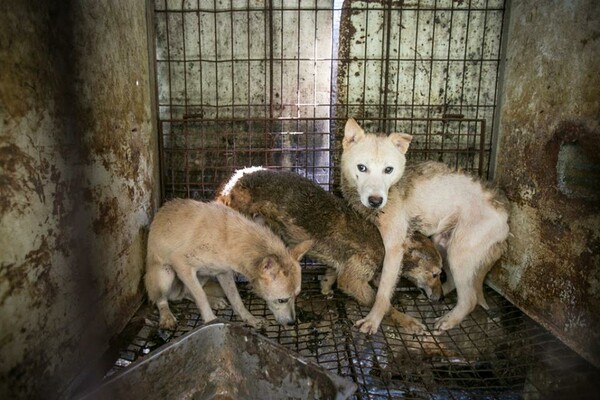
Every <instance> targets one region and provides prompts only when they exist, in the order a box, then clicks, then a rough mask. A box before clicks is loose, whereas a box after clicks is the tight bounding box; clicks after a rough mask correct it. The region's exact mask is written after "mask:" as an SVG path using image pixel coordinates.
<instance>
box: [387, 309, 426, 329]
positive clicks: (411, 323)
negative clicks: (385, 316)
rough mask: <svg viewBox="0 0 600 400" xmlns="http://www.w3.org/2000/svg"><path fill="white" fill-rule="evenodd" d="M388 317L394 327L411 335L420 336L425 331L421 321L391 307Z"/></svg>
mask: <svg viewBox="0 0 600 400" xmlns="http://www.w3.org/2000/svg"><path fill="white" fill-rule="evenodd" d="M389 317H390V319H391V320H392V322H393V323H394V324H395V325H396V326H398V327H400V328H401V329H402V330H403V331H405V332H406V333H409V334H412V335H421V334H423V333H425V330H426V329H427V328H426V327H425V325H424V324H423V323H422V322H421V321H419V320H418V319H416V318H415V317H413V316H412V315H408V314H405V313H403V312H400V311H398V310H397V309H395V308H393V307H392V308H391V310H390V314H389Z"/></svg>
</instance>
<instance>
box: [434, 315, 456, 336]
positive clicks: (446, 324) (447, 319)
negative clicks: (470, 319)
mask: <svg viewBox="0 0 600 400" xmlns="http://www.w3.org/2000/svg"><path fill="white" fill-rule="evenodd" d="M461 322H462V318H460V319H459V318H455V317H453V316H452V312H449V313H447V314H445V315H444V316H442V317H440V318H438V319H436V320H435V324H434V325H433V327H434V329H435V330H436V331H440V332H442V331H449V330H450V329H452V328H454V327H456V326H457V325H458V324H460V323H461Z"/></svg>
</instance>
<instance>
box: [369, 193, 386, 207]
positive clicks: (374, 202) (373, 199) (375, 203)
mask: <svg viewBox="0 0 600 400" xmlns="http://www.w3.org/2000/svg"><path fill="white" fill-rule="evenodd" d="M381 203H383V197H381V196H369V205H370V206H371V207H373V208H377V207H379V206H380V205H381Z"/></svg>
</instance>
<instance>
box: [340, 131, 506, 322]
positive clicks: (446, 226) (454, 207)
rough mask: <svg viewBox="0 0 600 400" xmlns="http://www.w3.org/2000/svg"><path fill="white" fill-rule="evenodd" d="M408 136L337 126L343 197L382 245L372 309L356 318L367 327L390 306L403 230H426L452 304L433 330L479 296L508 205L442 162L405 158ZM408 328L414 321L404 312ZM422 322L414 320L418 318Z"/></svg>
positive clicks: (462, 313)
mask: <svg viewBox="0 0 600 400" xmlns="http://www.w3.org/2000/svg"><path fill="white" fill-rule="evenodd" d="M411 140H412V136H410V135H407V134H401V133H392V134H390V135H389V136H386V135H376V134H365V132H364V131H363V130H362V128H361V127H360V126H359V125H358V124H357V123H356V121H354V119H350V120H348V122H347V123H346V127H345V133H344V140H343V153H342V163H341V164H342V192H343V194H344V197H345V198H346V199H347V200H348V202H349V203H350V204H351V205H352V206H353V207H354V208H355V209H356V210H357V211H359V212H361V213H362V214H363V215H365V216H366V217H367V218H370V219H371V220H372V221H374V222H375V223H376V224H377V227H378V228H379V231H380V233H381V236H382V238H383V241H384V246H385V258H384V262H383V271H382V276H381V283H380V285H379V290H378V291H377V297H376V300H375V304H374V305H373V308H372V309H371V311H370V312H369V314H368V315H367V317H366V318H364V319H362V320H359V321H358V322H357V323H356V324H357V326H359V327H360V330H361V331H362V332H365V333H375V332H376V331H377V329H378V328H379V325H380V323H381V320H382V318H383V316H384V315H385V313H386V312H387V310H388V309H389V307H390V300H391V296H392V294H393V292H394V289H395V287H396V281H397V279H398V276H399V275H400V272H401V268H402V257H403V254H404V251H405V246H404V244H405V240H406V237H407V232H409V230H416V231H419V232H422V233H423V234H425V235H427V236H432V238H433V241H434V243H436V245H437V246H439V247H440V249H441V250H443V253H446V255H447V259H446V261H447V265H448V268H449V271H448V272H449V274H448V275H450V276H451V278H453V283H452V279H450V284H449V285H445V288H444V289H445V290H444V292H445V293H446V292H447V290H449V289H452V288H453V286H454V285H455V287H456V290H457V294H458V303H457V304H456V306H455V307H454V308H453V309H452V310H451V311H450V312H448V313H447V314H446V315H444V316H442V317H441V318H438V320H437V321H436V323H435V329H437V330H448V329H452V328H453V327H455V326H456V325H458V324H460V322H461V321H462V320H463V319H464V318H465V317H466V316H467V315H468V314H469V313H470V312H471V311H473V309H474V308H475V307H476V305H477V304H478V303H479V304H480V305H482V306H483V307H486V308H487V304H486V303H485V299H484V297H483V280H484V279H485V276H486V274H487V272H488V271H489V270H490V268H491V267H492V265H493V263H494V262H495V261H497V260H498V259H499V258H500V256H501V255H502V252H503V251H504V249H505V247H506V238H507V237H508V233H509V229H508V212H507V210H506V201H505V199H504V198H502V197H501V196H500V195H499V194H498V192H497V191H494V190H491V189H487V188H485V187H484V186H483V185H482V184H481V182H479V181H478V180H476V179H474V178H473V177H471V176H469V175H466V174H463V173H459V172H454V171H452V170H451V169H450V168H449V167H448V166H446V165H445V164H443V163H437V162H431V161H429V162H421V163H410V164H408V165H406V158H405V154H406V152H407V150H408V147H409V145H410V142H411ZM410 325H411V326H409V327H408V328H409V330H413V331H414V330H416V327H417V326H419V325H421V324H420V323H419V322H418V321H417V320H415V319H414V318H412V321H411V322H410ZM421 326H422V325H421Z"/></svg>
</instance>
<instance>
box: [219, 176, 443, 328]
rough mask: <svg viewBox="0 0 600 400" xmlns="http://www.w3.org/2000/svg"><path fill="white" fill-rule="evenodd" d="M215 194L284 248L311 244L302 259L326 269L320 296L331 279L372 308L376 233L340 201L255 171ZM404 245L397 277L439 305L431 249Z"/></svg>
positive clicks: (436, 257) (397, 318) (308, 185)
mask: <svg viewBox="0 0 600 400" xmlns="http://www.w3.org/2000/svg"><path fill="white" fill-rule="evenodd" d="M219 193H220V194H219V196H218V197H217V201H220V202H222V203H224V204H226V205H228V206H230V207H232V208H234V209H236V210H237V211H239V212H241V213H242V214H244V215H246V216H248V217H251V218H258V219H261V220H263V221H264V223H266V224H267V225H268V226H269V227H270V228H271V229H272V230H273V231H274V232H275V233H277V234H279V235H280V236H281V237H282V238H283V240H284V241H285V242H286V243H288V244H293V243H299V242H302V241H305V240H313V241H314V244H313V246H312V247H311V249H310V250H309V251H308V252H307V255H308V256H309V257H312V258H313V259H315V260H317V261H320V262H322V263H324V264H325V265H327V266H329V267H332V268H328V269H327V272H326V274H325V276H324V277H323V278H322V280H321V291H322V293H323V294H326V295H327V294H331V293H332V286H333V284H334V283H335V281H336V279H337V282H338V288H339V289H340V290H342V291H343V292H344V293H346V294H348V295H349V296H351V297H353V298H355V299H356V300H358V302H359V303H360V304H362V305H369V306H370V305H373V302H374V300H375V291H374V290H373V288H372V287H371V286H370V285H369V282H370V281H372V280H373V278H374V276H375V275H376V273H377V272H379V270H380V269H381V265H382V263H383V259H384V247H383V241H382V239H381V236H380V234H379V231H378V230H377V227H376V226H375V225H373V224H372V223H371V222H369V221H367V220H366V219H364V218H362V216H361V215H359V214H358V213H356V212H355V211H354V210H352V209H351V208H350V207H349V206H348V205H347V204H346V202H345V201H344V200H343V199H341V198H339V197H337V196H335V195H333V194H332V193H328V192H327V191H325V189H323V188H321V187H320V186H319V185H317V184H316V183H315V182H313V181H311V180H310V179H308V178H304V177H302V176H300V175H298V174H296V173H293V172H287V171H275V170H268V169H264V168H261V167H251V168H245V169H241V170H238V171H237V172H236V173H235V174H234V175H233V176H232V178H231V179H230V180H229V181H228V182H227V183H226V184H225V186H224V187H223V188H222V189H221V191H220V192H219ZM405 245H406V257H405V258H404V268H403V269H402V276H403V277H405V278H406V279H408V280H409V281H411V282H412V283H413V284H415V285H416V286H417V287H419V288H421V289H422V290H423V291H424V292H425V293H426V295H427V296H428V298H429V299H430V300H432V301H437V300H440V299H441V298H442V297H443V293H442V284H441V282H440V274H441V272H442V269H441V268H442V259H441V256H440V254H439V253H438V251H437V250H436V248H435V246H434V245H433V243H432V242H431V240H430V239H429V238H427V237H425V236H424V235H422V234H420V233H418V232H415V233H414V235H410V236H409V237H408V240H407V241H406V242H405ZM390 318H391V319H392V320H393V321H394V322H398V323H399V324H400V325H402V326H407V323H406V321H405V320H404V314H402V313H400V312H399V311H397V310H395V309H393V308H391V309H390ZM408 326H409V328H410V325H408ZM419 328H420V329H422V327H419ZM420 329H419V330H420ZM409 331H410V332H413V331H414V329H413V330H409Z"/></svg>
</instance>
